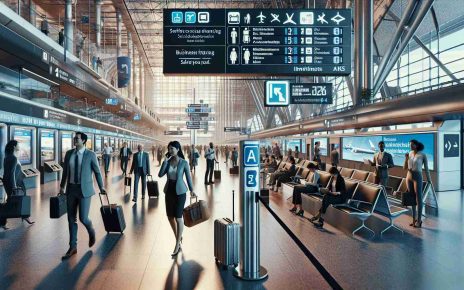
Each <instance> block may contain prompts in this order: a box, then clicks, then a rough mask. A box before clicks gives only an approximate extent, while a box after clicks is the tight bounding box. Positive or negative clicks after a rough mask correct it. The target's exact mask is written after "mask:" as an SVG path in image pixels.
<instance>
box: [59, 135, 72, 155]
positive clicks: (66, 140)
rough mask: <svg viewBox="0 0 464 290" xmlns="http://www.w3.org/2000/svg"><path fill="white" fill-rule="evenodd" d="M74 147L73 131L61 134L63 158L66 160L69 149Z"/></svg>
mask: <svg viewBox="0 0 464 290" xmlns="http://www.w3.org/2000/svg"><path fill="white" fill-rule="evenodd" d="M72 148H73V135H72V133H62V134H61V160H62V161H64V156H65V155H66V152H67V151H68V150H71V149H72Z"/></svg>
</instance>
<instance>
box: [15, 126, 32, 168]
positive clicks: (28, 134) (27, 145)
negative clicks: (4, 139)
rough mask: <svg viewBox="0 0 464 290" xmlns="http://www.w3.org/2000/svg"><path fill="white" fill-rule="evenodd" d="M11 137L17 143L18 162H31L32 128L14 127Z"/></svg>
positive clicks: (22, 163) (23, 163)
mask: <svg viewBox="0 0 464 290" xmlns="http://www.w3.org/2000/svg"><path fill="white" fill-rule="evenodd" d="M13 130H14V131H13V139H14V140H16V141H18V143H19V148H20V150H19V156H18V159H19V162H20V163H21V165H27V164H32V129H27V128H14V129H13Z"/></svg>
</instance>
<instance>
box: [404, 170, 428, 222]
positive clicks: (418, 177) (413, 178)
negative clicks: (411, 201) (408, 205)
mask: <svg viewBox="0 0 464 290" xmlns="http://www.w3.org/2000/svg"><path fill="white" fill-rule="evenodd" d="M406 181H407V185H408V191H409V192H414V193H415V195H416V201H417V205H413V206H412V218H413V219H417V220H418V221H421V220H422V208H423V207H424V204H423V202H422V190H423V188H422V172H415V171H408V174H407V176H406ZM416 208H417V209H416Z"/></svg>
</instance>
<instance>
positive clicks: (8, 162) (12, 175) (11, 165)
mask: <svg viewBox="0 0 464 290" xmlns="http://www.w3.org/2000/svg"><path fill="white" fill-rule="evenodd" d="M19 146H20V145H19V143H18V141H16V140H10V141H9V142H8V143H7V144H6V146H5V159H3V169H4V172H3V187H4V188H5V192H6V195H7V197H8V198H9V197H10V196H12V195H13V191H14V189H16V188H20V189H22V190H23V191H24V192H26V186H25V185H24V181H23V178H24V176H23V172H22V170H21V163H19V161H18V157H17V156H18V154H19V149H20V148H19ZM23 221H26V222H27V223H28V224H33V223H34V222H32V221H30V220H29V218H23ZM0 227H2V228H3V229H5V230H7V229H8V227H7V226H6V219H0Z"/></svg>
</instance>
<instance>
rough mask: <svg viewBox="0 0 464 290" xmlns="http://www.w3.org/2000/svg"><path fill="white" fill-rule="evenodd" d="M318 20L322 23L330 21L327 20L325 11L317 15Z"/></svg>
mask: <svg viewBox="0 0 464 290" xmlns="http://www.w3.org/2000/svg"><path fill="white" fill-rule="evenodd" d="M317 21H318V22H320V23H321V24H324V23H325V24H328V23H329V22H328V21H327V20H325V13H322V14H321V15H317Z"/></svg>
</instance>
